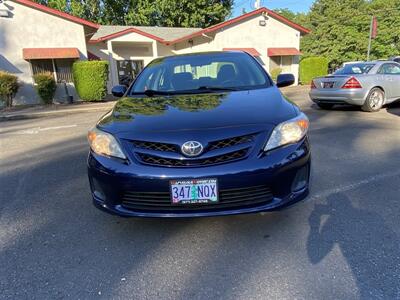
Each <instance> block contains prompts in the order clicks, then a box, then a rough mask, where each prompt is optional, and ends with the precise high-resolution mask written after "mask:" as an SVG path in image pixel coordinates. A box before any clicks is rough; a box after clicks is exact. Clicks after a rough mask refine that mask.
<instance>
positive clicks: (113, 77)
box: [107, 41, 119, 93]
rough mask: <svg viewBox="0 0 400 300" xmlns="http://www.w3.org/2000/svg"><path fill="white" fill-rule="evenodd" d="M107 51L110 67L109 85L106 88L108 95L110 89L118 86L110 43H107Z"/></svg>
mask: <svg viewBox="0 0 400 300" xmlns="http://www.w3.org/2000/svg"><path fill="white" fill-rule="evenodd" d="M107 51H108V63H109V66H110V85H109V86H108V89H109V91H108V92H109V93H111V88H112V87H113V86H115V85H118V84H119V82H118V74H117V65H116V63H115V59H114V51H113V47H112V42H111V41H107Z"/></svg>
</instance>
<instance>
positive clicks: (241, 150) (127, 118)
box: [88, 52, 310, 217]
mask: <svg viewBox="0 0 400 300" xmlns="http://www.w3.org/2000/svg"><path fill="white" fill-rule="evenodd" d="M293 82H294V77H293V75H291V74H282V75H280V76H279V77H278V79H277V84H276V85H275V84H274V83H273V81H272V80H271V78H270V77H269V75H268V74H267V73H266V72H265V70H264V68H263V67H262V66H261V65H260V63H259V62H258V61H257V60H255V59H254V58H253V57H252V56H250V55H248V54H246V53H243V52H212V53H196V54H185V55H179V56H171V57H164V58H158V59H155V60H154V61H152V62H151V63H150V64H149V65H148V66H147V67H146V68H145V69H144V70H143V71H142V72H141V74H140V75H139V76H138V77H137V78H136V79H135V81H134V83H133V84H132V85H131V86H130V87H129V88H126V87H124V86H117V87H114V89H113V93H114V94H115V95H116V96H119V97H121V96H123V98H122V99H120V100H119V101H118V102H117V104H116V105H115V107H114V109H113V110H112V111H111V112H109V113H108V114H106V115H105V116H104V117H102V118H101V120H100V121H99V122H98V123H97V125H96V127H95V128H93V129H92V130H90V131H89V133H88V140H89V143H90V148H91V150H90V153H89V158H88V172H89V180H90V187H91V191H92V196H93V200H94V204H95V205H96V206H97V207H98V208H101V209H103V210H105V211H107V212H110V213H114V214H117V215H120V216H140V217H200V216H221V215H232V214H240V213H253V212H262V211H269V210H275V209H279V208H282V207H285V206H288V205H290V204H293V203H295V202H298V201H300V200H302V199H304V198H305V197H306V196H307V194H308V189H309V175H310V146H309V141H308V137H307V130H308V125H309V122H308V119H307V117H306V116H305V115H304V114H303V113H302V112H301V111H300V110H299V108H298V107H297V106H296V105H294V104H293V103H291V102H290V101H288V100H286V99H285V98H284V97H283V96H282V94H281V92H280V91H279V89H278V87H283V86H287V85H291V84H293Z"/></svg>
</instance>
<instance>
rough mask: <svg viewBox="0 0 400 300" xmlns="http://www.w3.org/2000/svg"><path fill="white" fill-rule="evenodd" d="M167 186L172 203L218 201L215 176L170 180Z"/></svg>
mask: <svg viewBox="0 0 400 300" xmlns="http://www.w3.org/2000/svg"><path fill="white" fill-rule="evenodd" d="M169 186H170V200H171V204H172V205H188V206H190V205H204V204H216V203H219V192H218V180H217V179H216V178H204V179H182V180H171V181H170V182H169Z"/></svg>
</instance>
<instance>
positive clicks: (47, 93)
mask: <svg viewBox="0 0 400 300" xmlns="http://www.w3.org/2000/svg"><path fill="white" fill-rule="evenodd" d="M33 80H35V83H36V85H35V88H36V91H37V93H38V94H39V97H40V99H42V101H43V103H44V104H51V103H53V98H54V94H55V93H56V89H57V84H56V81H55V80H54V77H53V74H51V73H50V72H46V73H39V74H36V75H34V76H33Z"/></svg>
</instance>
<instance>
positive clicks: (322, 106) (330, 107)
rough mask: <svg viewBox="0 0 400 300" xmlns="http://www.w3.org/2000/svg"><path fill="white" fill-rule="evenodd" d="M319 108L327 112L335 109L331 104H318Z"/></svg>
mask: <svg viewBox="0 0 400 300" xmlns="http://www.w3.org/2000/svg"><path fill="white" fill-rule="evenodd" d="M317 105H318V107H319V108H321V109H325V110H330V109H332V108H333V106H334V104H330V103H317Z"/></svg>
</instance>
